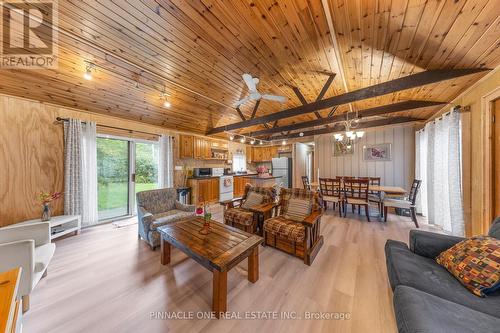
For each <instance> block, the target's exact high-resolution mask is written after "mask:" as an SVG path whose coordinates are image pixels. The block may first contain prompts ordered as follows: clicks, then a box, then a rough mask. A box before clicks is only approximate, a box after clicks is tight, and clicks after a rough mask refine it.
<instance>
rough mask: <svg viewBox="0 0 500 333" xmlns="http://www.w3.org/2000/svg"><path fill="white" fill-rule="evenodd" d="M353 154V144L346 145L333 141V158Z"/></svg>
mask: <svg viewBox="0 0 500 333" xmlns="http://www.w3.org/2000/svg"><path fill="white" fill-rule="evenodd" d="M353 154H354V144H353V143H351V144H348V145H346V144H345V143H343V142H338V141H334V142H333V156H334V157H339V156H345V155H353Z"/></svg>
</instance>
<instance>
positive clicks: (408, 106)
mask: <svg viewBox="0 0 500 333" xmlns="http://www.w3.org/2000/svg"><path fill="white" fill-rule="evenodd" d="M443 104H446V102H433V101H404V102H399V103H393V104H387V105H382V106H377V107H374V108H370V109H365V110H360V111H358V112H357V116H358V117H361V118H363V117H373V116H381V115H385V114H389V113H394V112H401V111H407V110H412V109H418V108H425V107H429V106H436V105H443ZM346 117H347V115H346V114H345V113H343V114H339V115H335V116H331V117H328V118H321V119H315V120H310V121H303V122H300V123H295V124H290V125H285V126H280V127H276V128H269V129H265V130H260V131H255V132H250V133H245V135H247V136H260V135H269V134H272V133H279V132H282V131H294V130H298V129H302V128H307V127H313V126H320V125H327V124H331V123H335V122H339V121H343V120H345V119H346ZM355 117H356V112H349V119H352V118H355Z"/></svg>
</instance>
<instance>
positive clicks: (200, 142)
mask: <svg viewBox="0 0 500 333" xmlns="http://www.w3.org/2000/svg"><path fill="white" fill-rule="evenodd" d="M228 156H229V153H228V144H227V142H223V141H217V140H209V139H205V138H201V137H195V136H192V135H180V143H179V157H180V158H196V159H202V160H208V159H214V160H227V158H228Z"/></svg>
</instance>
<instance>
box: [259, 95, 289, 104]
mask: <svg viewBox="0 0 500 333" xmlns="http://www.w3.org/2000/svg"><path fill="white" fill-rule="evenodd" d="M262 98H263V99H268V100H270V101H276V102H280V103H285V102H286V101H287V98H286V97H285V96H278V95H266V94H264V95H262Z"/></svg>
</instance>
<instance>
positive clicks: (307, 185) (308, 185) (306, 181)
mask: <svg viewBox="0 0 500 333" xmlns="http://www.w3.org/2000/svg"><path fill="white" fill-rule="evenodd" d="M302 185H303V186H304V190H306V191H310V190H311V183H310V182H309V178H308V177H307V176H302Z"/></svg>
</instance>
